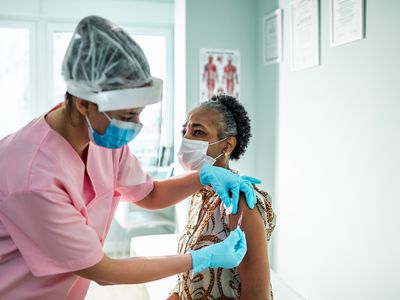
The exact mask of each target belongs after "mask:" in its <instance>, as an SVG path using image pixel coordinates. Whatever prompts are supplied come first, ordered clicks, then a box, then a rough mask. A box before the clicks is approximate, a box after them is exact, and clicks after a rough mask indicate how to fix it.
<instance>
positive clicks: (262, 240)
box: [229, 195, 270, 300]
mask: <svg viewBox="0 0 400 300" xmlns="http://www.w3.org/2000/svg"><path fill="white" fill-rule="evenodd" d="M242 212H243V217H242V221H241V226H240V227H241V228H242V230H243V231H244V232H245V234H246V241H247V253H246V256H245V257H244V259H243V261H242V263H241V264H240V265H239V273H240V281H241V294H242V296H241V299H254V300H256V299H263V300H265V299H269V298H268V296H269V290H270V272H269V268H270V266H269V259H268V245H267V236H266V231H265V225H264V221H263V219H262V217H261V215H260V213H259V211H258V209H257V207H255V208H254V209H249V208H248V207H247V205H246V202H245V200H244V197H243V195H242V196H241V199H240V203H239V209H238V213H237V214H236V215H231V216H230V220H229V227H230V229H231V230H233V229H235V228H236V226H237V223H238V220H239V218H240V215H241V213H242Z"/></svg>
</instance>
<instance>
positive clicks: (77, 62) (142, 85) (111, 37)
mask: <svg viewBox="0 0 400 300" xmlns="http://www.w3.org/2000/svg"><path fill="white" fill-rule="evenodd" d="M62 75H63V77H64V80H65V82H66V84H67V91H68V92H69V93H70V94H72V95H74V96H77V97H80V98H83V99H86V100H89V101H91V102H94V103H96V104H98V106H99V110H100V111H105V110H117V109H126V108H133V107H142V106H145V105H147V104H152V103H155V102H158V101H160V100H161V97H162V80H160V79H157V78H154V77H152V76H151V75H150V67H149V64H148V62H147V58H146V56H145V55H144V53H143V51H142V49H141V48H140V46H139V45H138V44H137V43H136V42H135V41H134V40H133V39H132V38H131V37H130V36H129V35H128V34H127V33H126V32H125V31H124V30H122V29H121V28H120V27H118V26H116V25H115V24H113V23H112V22H110V21H109V20H106V19H104V18H102V17H98V16H88V17H86V18H84V19H82V20H81V21H80V22H79V24H78V25H77V27H76V29H75V32H74V34H73V36H72V39H71V41H70V43H69V46H68V49H67V52H66V54H65V57H64V61H63V64H62Z"/></svg>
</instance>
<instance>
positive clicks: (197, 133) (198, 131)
mask: <svg viewBox="0 0 400 300" xmlns="http://www.w3.org/2000/svg"><path fill="white" fill-rule="evenodd" d="M203 134H204V132H203V131H201V130H195V131H194V135H196V136H197V135H203Z"/></svg>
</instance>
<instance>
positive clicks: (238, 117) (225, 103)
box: [200, 95, 251, 160]
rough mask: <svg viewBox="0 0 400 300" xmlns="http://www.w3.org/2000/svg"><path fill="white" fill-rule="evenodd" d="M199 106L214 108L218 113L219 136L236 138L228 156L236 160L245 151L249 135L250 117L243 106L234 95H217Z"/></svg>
mask: <svg viewBox="0 0 400 300" xmlns="http://www.w3.org/2000/svg"><path fill="white" fill-rule="evenodd" d="M200 108H206V109H214V110H216V111H217V112H218V113H219V115H220V118H221V119H220V120H219V121H220V122H218V123H219V124H221V127H222V128H219V135H220V136H219V138H220V139H224V138H227V137H230V136H234V137H235V138H236V142H237V143H236V147H235V149H233V151H232V153H231V157H230V158H231V159H234V160H238V159H239V157H240V156H242V155H243V154H244V153H245V152H246V149H247V146H248V144H249V140H250V137H251V126H250V118H249V116H248V113H247V111H246V109H245V108H244V106H243V105H242V104H241V103H240V102H239V101H238V100H237V99H236V98H235V97H232V96H228V95H218V96H213V97H212V98H211V99H210V100H208V101H205V102H202V103H201V104H200Z"/></svg>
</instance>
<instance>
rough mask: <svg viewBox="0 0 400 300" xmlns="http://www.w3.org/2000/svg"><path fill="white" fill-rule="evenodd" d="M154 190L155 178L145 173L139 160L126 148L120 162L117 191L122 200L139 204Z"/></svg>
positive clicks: (122, 151)
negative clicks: (138, 202)
mask: <svg viewBox="0 0 400 300" xmlns="http://www.w3.org/2000/svg"><path fill="white" fill-rule="evenodd" d="M153 188H154V182H153V178H151V177H150V176H149V175H148V174H147V173H146V172H144V171H143V169H142V167H141V165H140V162H139V160H138V159H137V158H136V156H134V155H133V154H132V153H131V152H130V150H129V148H128V146H125V147H124V148H123V149H122V150H121V156H120V158H119V161H118V175H117V183H116V191H117V192H118V193H119V194H121V196H122V200H125V201H131V202H137V201H140V200H142V199H143V198H145V197H146V196H147V195H148V194H149V193H150V192H151V191H152V190H153Z"/></svg>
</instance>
